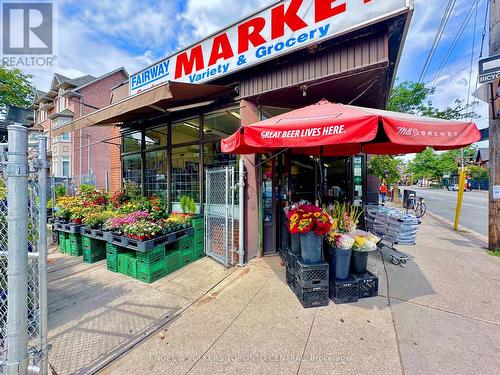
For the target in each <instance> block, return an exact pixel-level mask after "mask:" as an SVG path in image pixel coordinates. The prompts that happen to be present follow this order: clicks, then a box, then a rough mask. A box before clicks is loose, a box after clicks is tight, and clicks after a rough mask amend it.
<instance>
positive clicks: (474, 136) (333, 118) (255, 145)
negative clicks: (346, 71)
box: [221, 100, 481, 156]
mask: <svg viewBox="0 0 500 375" xmlns="http://www.w3.org/2000/svg"><path fill="white" fill-rule="evenodd" d="M480 138H481V136H480V133H479V130H478V129H477V127H476V124H474V123H473V122H460V121H448V120H441V119H435V118H429V117H422V116H415V115H408V114H404V113H398V112H390V111H383V110H378V109H370V108H362V107H355V106H349V105H343V104H336V103H331V102H329V101H327V100H322V101H320V102H318V103H316V104H313V105H310V106H307V107H304V108H300V109H297V110H294V111H291V112H288V113H285V114H282V115H279V116H276V117H272V118H270V119H267V120H264V121H260V122H258V123H255V124H252V125H244V126H242V127H241V128H240V129H239V130H238V131H237V132H236V133H235V134H233V135H231V136H229V137H227V138H225V139H223V140H222V141H221V143H222V151H223V152H226V153H232V154H255V153H266V152H272V151H275V150H280V149H284V148H291V149H292V150H293V152H297V153H304V154H308V155H319V154H320V153H322V154H323V155H325V156H349V155H355V154H358V153H360V152H364V153H367V154H388V155H398V154H408V153H416V152H421V151H423V150H425V148H426V147H433V148H434V149H435V150H449V149H455V148H461V147H465V146H468V145H470V144H472V143H474V142H477V141H479V140H480Z"/></svg>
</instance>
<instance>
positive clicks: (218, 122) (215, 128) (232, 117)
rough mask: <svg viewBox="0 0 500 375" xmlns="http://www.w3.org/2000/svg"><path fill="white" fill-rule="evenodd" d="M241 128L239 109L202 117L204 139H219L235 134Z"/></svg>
mask: <svg viewBox="0 0 500 375" xmlns="http://www.w3.org/2000/svg"><path fill="white" fill-rule="evenodd" d="M240 126H241V117H240V109H239V107H234V108H228V109H225V110H223V111H217V112H213V113H208V114H206V115H205V116H204V117H203V137H204V139H214V140H215V139H221V138H226V137H227V136H229V135H231V134H233V133H234V132H236V131H237V130H238V129H239V128H240Z"/></svg>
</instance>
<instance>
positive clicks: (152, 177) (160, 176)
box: [144, 150, 168, 196]
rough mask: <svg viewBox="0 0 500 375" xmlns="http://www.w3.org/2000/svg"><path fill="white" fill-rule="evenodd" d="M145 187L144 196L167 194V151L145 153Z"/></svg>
mask: <svg viewBox="0 0 500 375" xmlns="http://www.w3.org/2000/svg"><path fill="white" fill-rule="evenodd" d="M145 166H146V170H145V176H144V177H145V186H146V194H147V195H148V196H151V195H164V194H167V193H168V183H167V173H168V152H167V150H161V151H152V152H147V153H146V164H145Z"/></svg>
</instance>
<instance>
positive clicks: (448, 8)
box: [418, 0, 456, 83]
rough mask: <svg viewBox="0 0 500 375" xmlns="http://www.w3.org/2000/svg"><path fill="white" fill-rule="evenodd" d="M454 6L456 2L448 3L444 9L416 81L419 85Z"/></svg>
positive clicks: (451, 0)
mask: <svg viewBox="0 0 500 375" xmlns="http://www.w3.org/2000/svg"><path fill="white" fill-rule="evenodd" d="M455 4H456V0H449V1H448V5H447V6H446V9H445V10H444V13H443V17H442V18H441V23H440V24H439V27H438V29H437V31H436V36H435V37H434V41H433V42H432V47H431V49H430V51H429V54H428V55H427V58H426V59H425V63H424V66H423V68H422V71H421V72H420V77H419V79H418V82H419V83H421V82H422V81H423V80H424V78H425V75H426V74H427V70H428V69H429V66H430V64H431V62H432V59H433V58H434V54H435V53H436V50H437V47H438V46H439V43H440V42H441V38H442V37H443V34H444V30H445V29H446V25H447V24H448V21H449V19H450V16H451V14H452V12H453V8H454V7H455Z"/></svg>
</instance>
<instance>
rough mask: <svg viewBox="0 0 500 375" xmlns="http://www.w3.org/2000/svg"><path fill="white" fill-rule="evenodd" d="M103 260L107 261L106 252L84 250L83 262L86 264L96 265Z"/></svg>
mask: <svg viewBox="0 0 500 375" xmlns="http://www.w3.org/2000/svg"><path fill="white" fill-rule="evenodd" d="M103 259H106V251H105V250H104V251H103V250H98V251H96V250H94V249H83V261H84V262H85V263H89V264H92V263H96V262H99V261H101V260H103Z"/></svg>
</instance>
